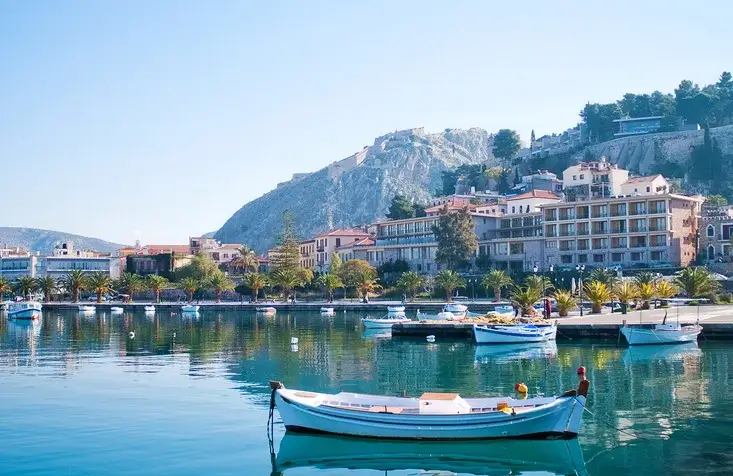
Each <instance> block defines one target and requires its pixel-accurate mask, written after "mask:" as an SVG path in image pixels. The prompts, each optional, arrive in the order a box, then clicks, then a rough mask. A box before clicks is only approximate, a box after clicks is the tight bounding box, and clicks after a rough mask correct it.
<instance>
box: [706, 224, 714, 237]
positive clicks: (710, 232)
mask: <svg viewBox="0 0 733 476" xmlns="http://www.w3.org/2000/svg"><path fill="white" fill-rule="evenodd" d="M707 235H708V238H714V237H715V227H714V226H713V225H708V229H707Z"/></svg>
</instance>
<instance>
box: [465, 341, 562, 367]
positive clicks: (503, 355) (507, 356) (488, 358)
mask: <svg viewBox="0 0 733 476" xmlns="http://www.w3.org/2000/svg"><path fill="white" fill-rule="evenodd" d="M556 355H557V343H556V342H555V341H552V340H549V341H544V342H533V343H529V344H495V345H477V346H476V353H475V356H474V362H478V363H482V364H483V363H505V362H514V361H517V360H527V359H549V358H552V357H555V356H556Z"/></svg>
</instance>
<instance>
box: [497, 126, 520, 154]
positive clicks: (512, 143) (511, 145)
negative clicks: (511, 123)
mask: <svg viewBox="0 0 733 476" xmlns="http://www.w3.org/2000/svg"><path fill="white" fill-rule="evenodd" d="M521 147H522V141H521V140H520V139H519V134H517V131H514V130H512V129H499V132H497V133H496V135H494V147H493V148H492V152H493V154H494V157H498V158H500V159H504V160H506V159H511V158H513V157H514V156H515V155H517V152H519V149H520V148H521Z"/></svg>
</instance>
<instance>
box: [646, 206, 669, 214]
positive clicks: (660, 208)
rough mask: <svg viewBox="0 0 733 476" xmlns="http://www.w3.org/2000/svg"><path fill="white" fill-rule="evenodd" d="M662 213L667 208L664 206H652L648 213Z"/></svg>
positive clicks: (665, 211)
mask: <svg viewBox="0 0 733 476" xmlns="http://www.w3.org/2000/svg"><path fill="white" fill-rule="evenodd" d="M662 213H667V209H666V208H665V207H653V208H650V209H649V214H650V215H658V214H662Z"/></svg>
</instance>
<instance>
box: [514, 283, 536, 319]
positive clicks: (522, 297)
mask: <svg viewBox="0 0 733 476" xmlns="http://www.w3.org/2000/svg"><path fill="white" fill-rule="evenodd" d="M511 298H512V301H514V303H515V304H516V305H517V306H519V308H520V309H521V310H522V315H523V316H529V315H531V314H532V308H533V307H534V305H535V303H536V302H537V301H539V300H541V299H542V289H538V288H535V287H532V286H524V287H522V286H514V289H513V290H512V295H511Z"/></svg>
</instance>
